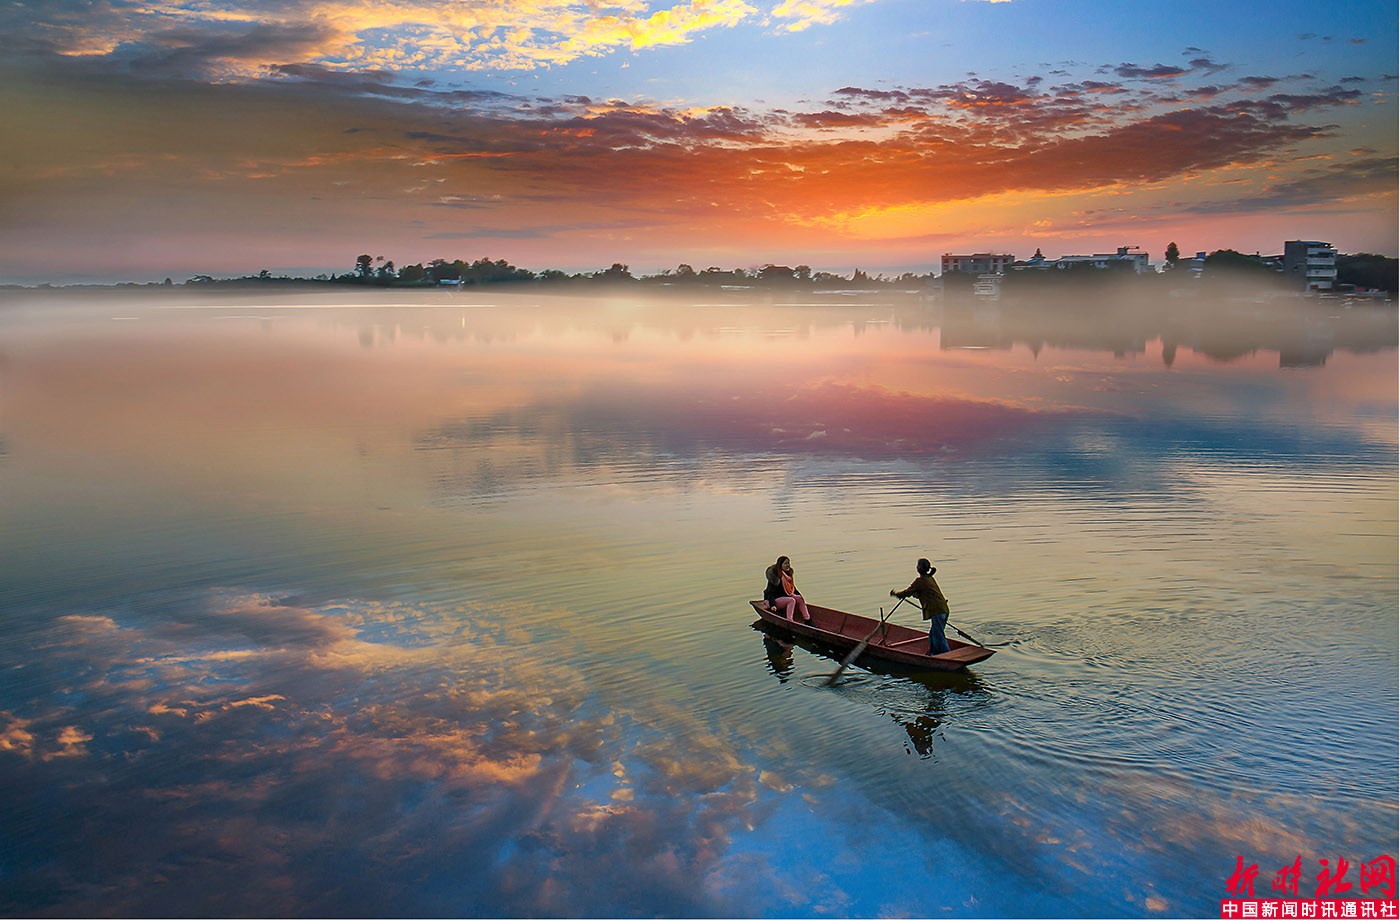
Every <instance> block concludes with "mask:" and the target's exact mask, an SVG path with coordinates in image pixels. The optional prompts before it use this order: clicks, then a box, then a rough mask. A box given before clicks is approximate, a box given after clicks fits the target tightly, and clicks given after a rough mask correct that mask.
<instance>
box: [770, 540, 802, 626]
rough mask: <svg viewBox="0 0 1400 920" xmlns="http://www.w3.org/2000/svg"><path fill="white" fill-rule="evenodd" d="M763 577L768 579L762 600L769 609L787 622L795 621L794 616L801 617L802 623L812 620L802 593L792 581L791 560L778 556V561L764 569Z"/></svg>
mask: <svg viewBox="0 0 1400 920" xmlns="http://www.w3.org/2000/svg"><path fill="white" fill-rule="evenodd" d="M763 575H764V577H765V578H767V579H768V586H767V587H765V588H764V589H763V599H764V600H765V601H767V602H768V605H769V606H770V607H772V608H773V609H775V610H777V611H778V612H779V613H781V614H783V615H784V616H786V617H787V618H788V619H789V620H793V619H795V616H794V615H797V616H801V617H802V622H804V623H805V622H807V621H808V620H810V619H812V615H811V614H810V613H808V612H807V602H806V601H805V600H803V598H802V592H801V591H799V590H797V585H796V584H795V583H794V582H793V580H792V560H790V559H788V557H787V556H779V557H778V561H777V562H775V563H773V564H772V565H770V566H769V567H768V568H767V569H765V570H764V572H763Z"/></svg>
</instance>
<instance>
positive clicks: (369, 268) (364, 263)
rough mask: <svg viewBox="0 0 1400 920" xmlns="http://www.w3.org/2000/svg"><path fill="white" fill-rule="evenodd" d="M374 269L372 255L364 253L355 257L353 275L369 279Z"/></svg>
mask: <svg viewBox="0 0 1400 920" xmlns="http://www.w3.org/2000/svg"><path fill="white" fill-rule="evenodd" d="M373 271H374V256H372V255H369V254H368V253H366V254H365V255H361V256H356V257H355V275H356V276H357V277H359V278H360V280H362V281H367V280H369V276H370V273H371V272H373Z"/></svg>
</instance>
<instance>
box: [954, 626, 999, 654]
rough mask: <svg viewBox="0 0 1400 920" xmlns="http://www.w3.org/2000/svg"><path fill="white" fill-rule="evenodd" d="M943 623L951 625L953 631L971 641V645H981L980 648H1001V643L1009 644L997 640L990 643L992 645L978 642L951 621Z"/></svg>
mask: <svg viewBox="0 0 1400 920" xmlns="http://www.w3.org/2000/svg"><path fill="white" fill-rule="evenodd" d="M945 625H947V626H952V627H953V632H955V633H957V634H958V635H960V636H962V637H963V638H964V639H966V640H967V641H968V642H971V643H972V644H973V645H980V646H982V648H1001V647H1002V646H1003V645H1010V644H1011V643H1010V642H997V643H994V644H992V645H988V644H987V643H985V642H979V641H977V640H976V639H974V638H972V637H971V636H969V635H968V634H967V633H965V632H963V631H962V630H961V629H958V628H957V627H956V626H953V624H952V623H947V624H945Z"/></svg>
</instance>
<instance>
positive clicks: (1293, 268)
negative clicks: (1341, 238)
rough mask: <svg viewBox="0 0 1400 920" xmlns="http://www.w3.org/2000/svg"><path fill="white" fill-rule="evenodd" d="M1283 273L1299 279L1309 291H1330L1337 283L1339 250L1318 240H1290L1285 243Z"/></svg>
mask: <svg viewBox="0 0 1400 920" xmlns="http://www.w3.org/2000/svg"><path fill="white" fill-rule="evenodd" d="M1283 273H1284V274H1285V275H1288V276H1289V277H1291V278H1296V279H1298V282H1299V284H1301V285H1302V286H1303V288H1304V289H1305V290H1308V291H1330V290H1332V288H1333V287H1334V286H1335V285H1336V283H1337V250H1336V249H1335V248H1334V247H1333V246H1332V244H1331V243H1322V242H1318V241H1317V240H1288V241H1286V242H1285V243H1284V244H1283Z"/></svg>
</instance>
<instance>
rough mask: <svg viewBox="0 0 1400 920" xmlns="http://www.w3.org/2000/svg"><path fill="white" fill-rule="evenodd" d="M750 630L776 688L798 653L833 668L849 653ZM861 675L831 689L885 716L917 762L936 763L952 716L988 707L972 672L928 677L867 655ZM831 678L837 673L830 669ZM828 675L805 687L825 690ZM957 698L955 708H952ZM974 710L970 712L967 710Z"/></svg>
mask: <svg viewBox="0 0 1400 920" xmlns="http://www.w3.org/2000/svg"><path fill="white" fill-rule="evenodd" d="M753 629H754V630H755V631H757V632H759V633H761V634H762V636H763V651H764V654H765V655H766V657H767V660H768V667H769V668H770V669H771V670H772V672H773V676H774V677H776V678H778V681H779V683H783V684H786V683H789V682H791V681H792V680H793V679H794V677H795V676H796V672H797V665H796V662H795V661H794V659H793V650H794V649H796V648H798V647H800V648H802V649H803V650H805V651H808V652H811V653H812V654H814V655H818V656H820V657H822V658H826V659H828V660H830V661H832V662H833V663H835V664H836V665H839V663H840V661H841V660H842V659H843V658H844V657H845V654H846V652H847V650H845V649H839V648H835V647H832V646H829V645H825V644H823V643H821V642H818V641H816V640H815V639H811V638H808V637H805V636H795V635H793V634H790V633H787V632H786V631H784V630H782V629H779V628H778V627H776V626H774V625H772V624H771V623H768V622H766V621H764V620H761V619H760V620H756V621H754V623H753ZM855 663H856V664H857V665H859V667H860V668H861V669H862V670H861V671H854V670H847V671H846V672H845V675H844V676H843V677H842V679H841V680H840V681H839V682H838V683H836V684H834V685H831V686H833V688H834V689H839V690H840V692H841V693H842V694H843V695H845V696H847V697H848V698H851V699H855V700H858V701H860V702H862V703H866V704H868V705H869V706H870V707H871V708H872V709H874V710H875V711H876V712H878V713H880V714H881V715H885V716H888V717H889V718H890V719H892V720H893V721H894V722H895V723H896V724H898V725H899V726H900V727H901V728H903V729H904V731H905V733H906V734H907V735H908V736H909V737H908V744H907V748H908V750H909V751H910V752H912V753H914V754H917V755H918V756H919V758H920V759H921V760H930V761H937V760H938V757H937V756H936V754H935V745H936V744H937V743H938V742H939V740H940V739H941V738H942V737H943V733H942V727H943V725H944V723H945V722H947V721H948V718H949V716H950V714H953V713H954V712H955V713H956V714H958V715H966V714H967V713H968V712H969V711H971V710H975V709H976V708H980V707H981V706H986V705H990V704H991V702H992V696H991V690H990V688H989V687H988V685H987V684H986V682H985V681H984V680H983V679H982V678H981V677H979V676H978V675H977V674H976V673H975V672H973V671H970V670H961V671H928V670H925V669H916V668H911V667H908V666H902V665H900V664H899V663H897V662H892V661H885V660H882V659H879V658H876V657H873V656H870V655H862V656H861V657H859V658H857V659H856V662H855ZM831 670H832V672H833V673H834V672H835V670H836V667H835V666H833V668H832V669H831ZM828 678H829V675H828V674H827V673H823V674H819V675H813V676H809V677H807V678H806V679H805V680H804V681H803V682H804V683H808V684H810V685H811V686H815V687H826V686H828ZM953 697H957V698H958V704H957V705H956V706H953V705H951V698H953ZM969 703H971V704H972V705H971V706H969V705H968V704H969Z"/></svg>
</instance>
